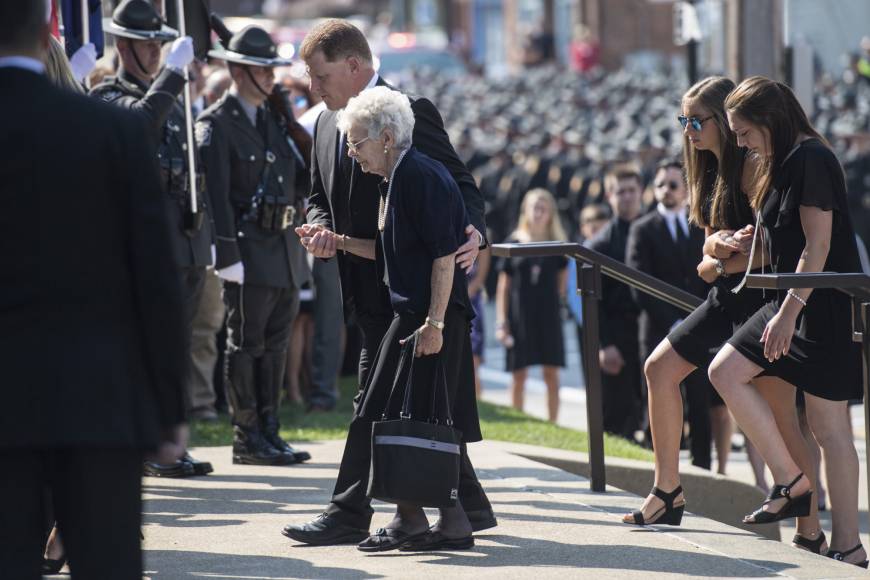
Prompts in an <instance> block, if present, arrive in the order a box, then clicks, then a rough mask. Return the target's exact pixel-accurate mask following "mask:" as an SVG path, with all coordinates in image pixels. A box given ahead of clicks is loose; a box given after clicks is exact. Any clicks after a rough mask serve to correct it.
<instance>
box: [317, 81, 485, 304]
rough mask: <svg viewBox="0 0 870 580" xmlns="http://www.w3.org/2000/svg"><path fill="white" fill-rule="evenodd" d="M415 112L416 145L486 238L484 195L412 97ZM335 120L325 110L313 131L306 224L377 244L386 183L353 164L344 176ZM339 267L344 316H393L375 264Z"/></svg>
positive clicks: (354, 261)
mask: <svg viewBox="0 0 870 580" xmlns="http://www.w3.org/2000/svg"><path fill="white" fill-rule="evenodd" d="M378 85H380V86H389V85H387V83H385V82H384V80H383V79H378ZM411 109H412V110H413V112H414V133H413V135H412V142H413V144H414V146H415V147H416V148H417V149H418V150H419V151H420V152H422V153H424V154H426V155H428V156H429V157H431V158H432V159H435V160H436V161H440V162H441V163H443V164H444V166H445V167H446V168H447V171H449V172H450V175H451V176H452V177H453V179H454V180H456V183H457V185H458V186H459V190H460V192H461V193H462V198H463V201H464V202H465V208H466V211H467V212H468V216H469V219H470V221H471V223H472V224H473V225H474V227H475V228H477V230H478V231H479V232H480V233H481V234H483V235H484V236H485V235H486V225H485V222H484V211H485V208H484V202H483V196H481V194H480V190H478V189H477V185H476V184H475V182H474V178H473V177H472V176H471V173H470V172H469V171H468V169H467V168H466V167H465V165H464V164H463V163H462V161H460V159H459V156H458V155H457V154H456V151H455V150H454V149H453V145H451V144H450V139H449V137H448V136H447V132H446V131H445V130H444V121H443V120H442V119H441V115H440V113H438V109H436V108H435V105H433V104H432V102H431V101H429V100H428V99H424V98H411ZM336 117H337V111H329V110H327V111H324V112H323V113H321V114H320V117H318V119H317V123H316V125H315V127H314V144H313V146H312V152H313V153H312V156H311V157H312V161H311V196H310V197H309V199H308V204H309V207H308V223H312V224H321V225H323V226H325V227H327V228H329V229H330V230H333V231H335V232H336V233H339V234H347V235H350V236H353V237H359V238H367V239H374V238H375V235H376V234H377V223H378V201H379V195H380V194H379V192H378V183H379V182H380V181H381V180H382V178H381V177H380V176H378V175H374V174H367V173H363V171H362V170H361V169H360V167H359V165H357V164H353V171H352V173H351V174H350V175H347V176H346V175H343V174H342V171H341V168H340V161H341V160H340V159H338V147H339V143H338V137H339V134H338V129H337V128H336V121H337V118H336ZM348 181H349V183H348ZM338 263H339V269H340V272H341V285H342V292H343V296H344V302H345V313H346V314H350V313H351V312H357V313H361V314H375V315H391V314H392V309H391V308H390V298H389V294H388V293H387V289H386V286H384V284H383V282H382V281H381V280H380V279H379V278H378V275H377V268H376V267H375V262H374V261H373V260H365V259H363V258H359V257H357V256H352V255H350V254H347V255H346V256H345V255H343V254H339V257H338Z"/></svg>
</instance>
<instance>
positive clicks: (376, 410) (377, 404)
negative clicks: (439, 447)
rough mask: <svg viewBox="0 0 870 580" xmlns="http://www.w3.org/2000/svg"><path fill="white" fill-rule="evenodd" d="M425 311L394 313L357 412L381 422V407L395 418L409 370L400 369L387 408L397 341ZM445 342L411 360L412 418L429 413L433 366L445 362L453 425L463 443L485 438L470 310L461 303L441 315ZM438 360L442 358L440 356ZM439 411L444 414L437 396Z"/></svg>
mask: <svg viewBox="0 0 870 580" xmlns="http://www.w3.org/2000/svg"><path fill="white" fill-rule="evenodd" d="M425 319H426V316H425V315H417V314H397V315H396V316H395V317H394V318H393V322H392V323H391V324H390V327H389V328H388V329H387V333H386V334H385V335H384V339H383V340H382V341H381V344H380V346H379V347H378V352H377V354H376V355H375V360H374V364H373V366H372V372H371V373H369V378H368V382H367V383H366V385H365V387H364V389H363V393H362V397H361V398H360V401H359V404H358V406H357V409H356V414H357V415H359V416H362V417H366V418H367V419H370V420H372V421H379V420H381V417H382V416H383V414H384V412H385V411H388V415H389V417H390V418H398V416H399V410H400V409H401V406H402V399H403V395H404V392H405V391H404V387H405V381H406V378H407V371H408V369H407V368H403V369H401V375H400V376H399V382H398V384H397V386H396V394H395V396H394V397H393V400H392V403H391V405H390V409H389V410H387V409H386V406H387V400H388V398H389V396H390V392H391V391H392V389H393V384H394V382H395V380H396V373H397V372H398V371H399V370H400V369H399V360H400V358H401V354H402V345H401V344H399V341H400V340H401V339H403V338H406V337H408V336H410V335H411V334H412V333H413V332H414V331H415V330H416V329H418V328H420V326H422V325H423V323H424V321H425ZM444 319H445V320H444V323H445V327H444V330H443V333H444V344H443V346H442V348H441V352H440V353H438V354H437V355H432V356H425V357H420V358H417V359H415V360H414V367H413V369H414V370H413V373H414V374H413V382H412V385H413V391H412V398H411V414H412V418H414V419H420V420H426V419H428V418H429V417H430V415H431V409H432V393H433V386H434V384H435V379H436V376H435V374H436V369H437V364H438V363H439V362H443V364H444V369H445V371H446V378H447V396H448V401H449V404H450V409H451V414H452V415H453V425H454V427H456V428H457V429H459V430H460V431H461V432H462V440H463V442H465V443H474V442H475V441H480V440H481V439H483V437H482V435H481V433H480V420H479V418H478V414H477V396H476V394H475V390H474V360H473V359H472V354H471V323H470V322H469V318H468V313H467V312H466V311H465V310H464V309H463V308H462V307H460V306H455V305H453V304H451V305H450V306H448V307H447V312H446V314H445V316H444ZM439 359H440V360H439ZM437 404H438V405H439V407H438V409H439V411H441V412H439V415H440V414H442V413H443V411H442V407H441V405H442V404H443V400H441V399H439V400H438V402H437Z"/></svg>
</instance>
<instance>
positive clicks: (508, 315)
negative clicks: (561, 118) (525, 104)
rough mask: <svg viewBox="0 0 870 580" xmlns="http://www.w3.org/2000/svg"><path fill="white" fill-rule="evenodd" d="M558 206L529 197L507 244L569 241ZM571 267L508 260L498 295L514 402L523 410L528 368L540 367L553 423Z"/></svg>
mask: <svg viewBox="0 0 870 580" xmlns="http://www.w3.org/2000/svg"><path fill="white" fill-rule="evenodd" d="M567 239H568V238H567V236H566V235H565V230H564V229H562V222H561V220H560V219H559V213H558V212H557V210H556V200H555V199H554V198H553V196H552V194H551V193H550V192H549V191H547V190H546V189H533V190H531V191H529V192H528V193H526V195H525V196H524V197H523V201H522V205H521V206H520V218H519V223H518V224H517V228H516V229H515V230H514V232H513V233H512V234H511V236H510V238H508V240H507V241H508V242H542V241H563V242H564V241H566V240H567ZM567 268H568V261H567V259H566V258H565V257H564V256H544V257H532V256H530V257H522V258H506V259H504V260H502V261H501V265H500V268H499V275H498V286H497V289H496V298H495V305H496V326H495V328H496V331H495V336H496V338H497V339H498V341H499V342H501V343H502V344H503V345H504V346H505V348H506V349H507V364H506V366H507V370H509V371H511V373H512V374H513V381H512V383H511V400H512V402H513V406H514V408H515V409H519V410H522V409H523V402H524V398H525V384H526V377H527V376H528V368H529V367H530V366H534V365H541V366H542V370H543V375H544V383H545V384H546V385H547V411H548V416H549V419H550V421H552V422H554V423H555V422H556V418H557V417H558V415H559V367H563V366H565V346H564V339H563V336H562V318H561V315H560V313H561V310H560V304H561V303H562V302H563V301H564V299H565V292H566V288H567V286H566V277H567V275H568V269H567Z"/></svg>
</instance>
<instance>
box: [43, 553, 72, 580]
mask: <svg viewBox="0 0 870 580" xmlns="http://www.w3.org/2000/svg"><path fill="white" fill-rule="evenodd" d="M64 564H66V556H61V557H60V559H59V560H52V559H51V558H43V559H42V574H43V575H44V576H50V575H51V574H57V573H58V572H60V570H61V568H63V566H64Z"/></svg>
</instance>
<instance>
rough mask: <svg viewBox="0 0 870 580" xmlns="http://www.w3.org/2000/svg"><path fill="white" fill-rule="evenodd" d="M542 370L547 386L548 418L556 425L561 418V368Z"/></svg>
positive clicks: (546, 367)
mask: <svg viewBox="0 0 870 580" xmlns="http://www.w3.org/2000/svg"><path fill="white" fill-rule="evenodd" d="M542 370H543V372H544V383H545V384H546V385H547V416H548V417H549V418H550V422H551V423H555V422H556V419H557V418H558V417H559V367H551V366H544V367H543V368H542Z"/></svg>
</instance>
